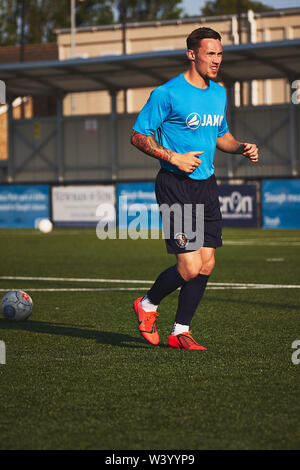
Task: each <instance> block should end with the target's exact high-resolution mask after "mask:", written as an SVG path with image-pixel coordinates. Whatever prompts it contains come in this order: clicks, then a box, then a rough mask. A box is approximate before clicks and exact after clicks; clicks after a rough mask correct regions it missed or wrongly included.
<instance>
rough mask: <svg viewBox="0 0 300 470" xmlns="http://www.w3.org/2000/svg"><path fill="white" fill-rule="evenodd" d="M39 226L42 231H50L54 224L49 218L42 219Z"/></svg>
mask: <svg viewBox="0 0 300 470" xmlns="http://www.w3.org/2000/svg"><path fill="white" fill-rule="evenodd" d="M38 228H39V230H40V231H41V232H42V233H49V232H51V230H52V229H53V224H52V222H51V220H49V219H42V220H40V222H39V224H38Z"/></svg>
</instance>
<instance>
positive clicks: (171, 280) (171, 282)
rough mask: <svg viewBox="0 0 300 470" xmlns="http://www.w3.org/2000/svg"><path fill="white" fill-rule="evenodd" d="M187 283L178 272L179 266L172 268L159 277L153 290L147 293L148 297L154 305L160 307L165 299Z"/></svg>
mask: <svg viewBox="0 0 300 470" xmlns="http://www.w3.org/2000/svg"><path fill="white" fill-rule="evenodd" d="M185 283H186V281H185V280H184V279H183V277H181V274H180V273H179V272H178V271H177V266H176V265H174V266H171V267H170V268H167V269H166V270H165V271H163V272H162V273H161V274H160V275H159V276H158V278H157V279H156V281H155V282H154V284H153V286H152V287H151V289H150V290H149V291H148V292H147V296H148V298H149V300H150V301H151V302H152V303H153V304H154V305H159V304H160V302H161V301H162V299H163V298H164V297H166V296H167V295H169V294H171V292H173V291H175V290H176V289H178V287H181V286H183V285H184V284H185Z"/></svg>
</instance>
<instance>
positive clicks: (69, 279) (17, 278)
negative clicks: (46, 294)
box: [0, 276, 154, 284]
mask: <svg viewBox="0 0 300 470" xmlns="http://www.w3.org/2000/svg"><path fill="white" fill-rule="evenodd" d="M1 279H2V280H5V281H9V280H12V281H57V282H107V283H111V282H112V283H119V284H120V283H122V284H153V282H154V281H141V280H132V279H89V278H78V277H31V276H0V280H1Z"/></svg>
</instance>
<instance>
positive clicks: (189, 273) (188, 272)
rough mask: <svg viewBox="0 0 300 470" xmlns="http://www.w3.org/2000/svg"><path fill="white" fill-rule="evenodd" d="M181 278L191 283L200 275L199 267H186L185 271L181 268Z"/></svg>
mask: <svg viewBox="0 0 300 470" xmlns="http://www.w3.org/2000/svg"><path fill="white" fill-rule="evenodd" d="M181 271H182V272H181V276H182V277H183V279H184V280H185V281H187V282H189V281H191V280H192V279H194V278H195V277H197V276H198V274H199V267H198V266H185V267H184V269H182V268H181Z"/></svg>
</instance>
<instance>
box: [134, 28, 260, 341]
mask: <svg viewBox="0 0 300 470" xmlns="http://www.w3.org/2000/svg"><path fill="white" fill-rule="evenodd" d="M222 53H223V52H222V44H221V36H220V34H219V33H218V32H216V31H214V30H212V29H210V28H205V27H201V28H198V29H196V30H195V31H193V32H192V33H191V34H190V35H189V36H188V37H187V52H186V55H187V58H188V60H189V68H188V69H187V70H186V71H185V72H184V73H182V74H180V75H179V76H177V77H175V78H173V79H171V80H169V81H168V82H167V83H164V84H163V85H161V86H159V87H158V88H156V89H155V90H154V91H153V92H152V93H151V95H150V97H149V99H148V101H147V103H146V104H145V106H144V107H143V109H142V110H141V111H140V113H139V115H138V117H137V120H136V122H135V124H134V126H133V131H132V135H131V143H132V144H133V145H134V146H135V147H137V148H138V149H139V150H141V151H142V152H144V153H146V154H147V155H150V156H151V157H154V158H156V159H158V160H159V161H160V165H161V169H160V171H159V173H158V175H157V178H156V185H155V193H156V198H157V202H158V205H159V207H160V208H161V207H162V206H163V205H167V206H168V207H172V206H173V205H174V204H177V207H178V205H179V207H181V208H182V212H181V217H182V220H181V221H180V222H181V223H183V215H182V214H183V213H184V210H185V208H186V207H187V205H188V206H189V207H192V208H193V212H192V216H191V217H192V221H193V223H194V224H196V227H197V228H196V232H195V231H191V232H189V233H185V232H184V231H183V230H182V231H181V232H176V227H178V220H176V217H177V218H178V217H180V215H178V213H177V215H176V214H174V216H173V217H170V218H169V221H168V224H167V222H166V218H165V220H164V217H162V219H163V229H164V232H165V228H166V225H168V230H169V234H170V235H169V236H168V237H165V242H166V248H167V251H168V253H171V254H174V255H175V256H176V264H175V265H174V266H171V267H168V268H167V269H166V270H165V271H163V272H162V273H161V274H160V275H159V276H158V278H157V279H156V281H155V282H154V284H153V285H152V287H151V288H150V290H149V291H148V292H147V294H146V295H145V296H143V297H140V298H138V299H136V300H135V302H134V304H133V307H134V310H135V313H136V315H137V320H138V328H139V331H140V333H141V334H142V336H143V337H144V338H145V339H146V340H147V341H149V342H150V343H151V344H154V345H157V344H159V334H158V331H157V324H156V319H157V316H158V312H157V307H158V305H159V304H160V302H161V301H162V299H163V298H165V297H166V296H167V295H169V294H170V293H171V292H173V291H175V290H176V289H178V288H180V293H179V297H178V307H177V312H176V315H175V321H174V325H173V328H172V330H171V332H170V335H169V339H168V345H169V347H170V348H180V349H192V350H194V349H197V350H204V349H206V348H205V347H204V346H201V345H200V344H198V343H197V341H196V340H195V339H194V338H193V337H192V334H191V331H190V324H191V321H192V318H193V316H194V313H195V311H196V309H197V307H198V305H199V303H200V301H201V299H202V297H203V294H204V291H205V288H206V285H207V281H208V279H209V276H210V274H211V273H212V271H213V269H214V266H215V250H216V248H217V247H220V246H222V228H221V222H222V221H221V212H220V204H219V196H218V188H217V184H216V179H215V176H214V165H213V160H214V154H215V150H216V147H217V148H218V149H220V150H222V151H223V152H227V153H232V154H241V155H243V156H244V157H246V158H248V159H249V161H250V162H257V161H258V148H257V146H256V145H255V144H251V143H247V142H240V141H238V140H237V139H236V138H235V137H233V135H232V134H231V133H230V132H229V129H228V125H227V121H226V91H225V89H224V87H222V86H221V85H219V84H218V83H216V81H215V80H216V78H217V74H218V71H219V68H220V65H221V62H222ZM199 205H202V207H204V211H203V217H204V224H202V227H203V225H204V229H203V234H202V235H203V236H202V238H201V237H198V242H197V236H196V241H195V233H196V234H197V231H198V232H199V233H200V232H201V223H199V220H201V217H200V218H198V219H197V214H199V212H197V207H199ZM161 212H162V211H161ZM203 217H202V220H203ZM181 226H182V225H181ZM175 232H176V233H175ZM191 237H194V238H191ZM199 239H200V245H199V246H198V245H197V243H199Z"/></svg>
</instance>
